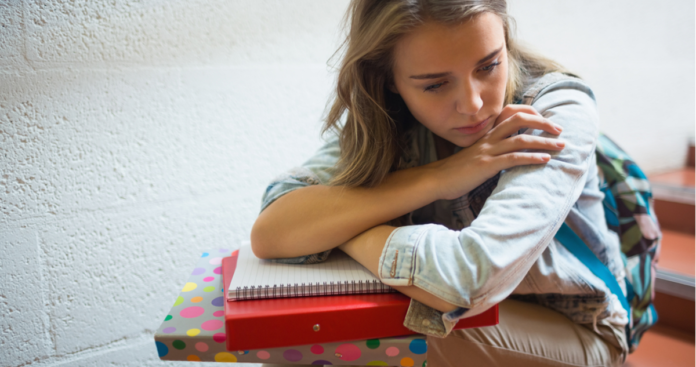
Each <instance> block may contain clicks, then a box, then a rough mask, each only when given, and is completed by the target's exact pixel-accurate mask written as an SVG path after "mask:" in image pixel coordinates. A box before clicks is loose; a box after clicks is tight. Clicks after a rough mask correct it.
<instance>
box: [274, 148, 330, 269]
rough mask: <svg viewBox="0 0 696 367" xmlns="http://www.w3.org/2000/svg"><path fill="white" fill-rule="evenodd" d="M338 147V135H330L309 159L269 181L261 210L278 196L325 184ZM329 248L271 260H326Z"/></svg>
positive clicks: (300, 261) (297, 261) (305, 261)
mask: <svg viewBox="0 0 696 367" xmlns="http://www.w3.org/2000/svg"><path fill="white" fill-rule="evenodd" d="M339 155H340V149H339V144H338V136H336V135H331V137H330V138H329V139H328V140H327V142H326V143H325V144H324V145H323V146H322V147H321V148H319V150H318V151H317V152H316V153H315V154H314V156H312V157H311V158H310V159H309V160H307V161H306V162H305V163H303V164H302V166H300V167H295V168H293V169H290V170H289V171H287V172H285V173H283V174H281V175H280V176H278V177H276V178H274V179H273V181H271V183H270V184H269V185H268V187H266V191H265V192H264V194H263V197H262V199H261V211H263V210H264V209H266V208H267V207H268V206H269V205H271V203H273V202H274V201H275V200H277V199H278V198H279V197H281V196H283V195H285V194H287V193H289V192H291V191H293V190H297V189H300V188H303V187H307V186H310V185H319V184H321V185H327V184H328V183H329V181H330V180H331V177H332V176H333V167H334V165H335V164H336V162H338V158H339ZM330 253H331V250H326V251H323V252H320V253H317V254H311V255H305V256H298V257H293V258H284V259H273V260H271V261H274V262H279V263H285V264H314V263H319V262H322V261H324V260H326V259H327V258H328V257H329V254H330Z"/></svg>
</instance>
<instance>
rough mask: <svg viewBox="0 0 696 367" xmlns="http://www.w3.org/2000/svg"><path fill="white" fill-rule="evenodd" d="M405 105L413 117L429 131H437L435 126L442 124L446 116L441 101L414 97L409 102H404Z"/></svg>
mask: <svg viewBox="0 0 696 367" xmlns="http://www.w3.org/2000/svg"><path fill="white" fill-rule="evenodd" d="M406 105H407V106H408V109H409V111H411V114H413V117H415V118H416V120H418V121H420V123H422V124H423V125H426V126H427V127H428V128H429V129H430V130H433V129H437V128H436V126H437V125H438V124H440V123H442V122H444V121H445V120H446V119H447V116H448V111H447V108H446V103H445V101H444V100H443V99H435V98H427V96H416V98H412V99H410V101H409V100H406Z"/></svg>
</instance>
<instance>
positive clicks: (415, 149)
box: [261, 73, 628, 337]
mask: <svg viewBox="0 0 696 367" xmlns="http://www.w3.org/2000/svg"><path fill="white" fill-rule="evenodd" d="M523 102H524V103H526V104H531V105H532V106H533V107H534V108H535V109H536V110H537V111H539V113H541V114H542V115H543V116H544V117H546V118H547V119H549V120H551V121H552V122H554V123H556V124H558V125H561V126H562V127H563V132H562V133H561V135H560V139H562V140H563V141H565V142H566V146H565V148H564V149H563V150H562V151H560V152H557V153H552V154H551V157H552V159H551V160H550V161H549V162H548V163H547V164H545V165H530V166H520V167H515V168H512V169H508V170H505V171H502V172H501V173H500V175H499V177H496V179H497V186H496V185H495V181H494V180H493V181H490V180H489V182H487V183H485V184H484V185H482V186H481V187H479V188H477V190H488V191H491V190H492V192H491V193H490V196H488V198H487V200H486V201H485V203H482V205H483V207H482V208H480V213H477V211H478V210H479V209H473V207H474V205H472V203H471V202H470V200H471V196H469V195H464V196H463V197H462V198H459V199H456V200H451V201H450V200H439V201H436V202H434V203H432V204H430V205H428V206H426V207H424V208H421V209H419V210H416V211H414V212H413V213H411V215H410V216H409V220H410V222H411V223H423V224H413V225H406V226H402V227H399V228H397V229H395V230H394V231H393V232H392V234H391V236H390V237H389V239H388V240H387V242H386V245H385V247H384V250H383V252H382V255H381V257H380V261H379V264H380V265H379V274H378V276H379V278H380V279H381V280H382V282H384V283H385V284H388V285H394V286H406V285H415V286H416V287H419V288H421V289H424V290H426V291H427V292H429V293H431V294H433V295H434V296H437V297H439V298H441V299H443V300H445V301H447V302H450V303H452V304H455V305H457V306H458V308H457V309H456V310H454V311H451V312H448V313H444V314H443V313H442V312H440V311H437V310H435V309H432V308H430V307H428V306H426V305H424V304H422V303H420V302H418V301H415V300H412V301H411V305H410V307H409V310H408V312H407V315H406V318H405V320H404V325H405V326H406V327H408V328H409V329H411V330H413V331H415V332H419V333H423V334H427V335H432V336H437V337H444V336H446V335H447V334H448V333H449V332H450V331H451V330H452V327H453V326H454V324H456V322H457V321H458V320H459V319H461V318H465V317H470V316H474V315H477V314H479V313H481V312H484V311H485V310H487V309H489V308H490V307H492V306H493V305H495V304H497V303H499V302H501V301H503V300H504V299H506V298H508V297H512V298H517V299H522V300H525V301H528V302H535V303H538V304H541V305H544V306H546V307H549V308H551V309H554V310H556V311H558V312H561V313H563V314H565V315H566V316H567V317H569V318H570V319H572V320H573V321H575V322H576V323H581V324H593V325H595V328H594V329H595V330H597V328H596V325H597V324H598V323H601V324H613V325H625V324H626V323H627V322H628V319H627V317H626V313H625V311H624V310H623V309H622V308H621V306H620V304H619V302H618V299H616V296H614V295H612V294H611V292H610V291H609V290H608V289H607V287H606V285H605V284H604V283H603V282H602V281H601V280H600V279H599V278H597V277H596V276H595V275H594V274H592V273H591V272H590V270H589V269H588V268H587V267H586V266H585V265H584V264H583V263H581V262H580V261H579V260H578V259H577V258H575V257H574V256H573V255H572V254H571V253H570V252H568V251H567V250H566V249H565V247H563V245H561V244H560V243H558V242H557V241H556V240H555V239H554V235H555V234H556V231H557V230H558V229H559V227H560V226H561V224H562V223H563V222H564V221H565V222H566V223H568V225H569V226H570V227H571V228H572V229H573V230H574V231H575V232H576V233H577V234H578V235H579V236H580V237H581V238H582V239H583V240H584V241H585V243H586V244H587V245H588V246H589V247H590V248H591V249H592V250H593V251H594V252H595V254H597V256H598V257H599V259H600V260H602V261H603V262H604V263H605V264H607V266H608V267H609V269H610V270H611V271H612V273H613V274H614V275H615V276H616V278H617V280H618V281H619V284H624V282H623V278H624V276H625V274H624V270H623V266H622V261H621V258H620V249H619V240H618V237H617V236H616V234H615V233H614V232H611V231H609V230H608V229H607V226H606V223H605V219H604V209H603V207H602V199H603V194H602V192H601V191H600V190H599V186H598V185H599V182H600V181H599V178H598V174H599V172H598V169H597V165H596V162H595V155H594V152H595V145H596V142H597V137H598V134H599V118H598V116H597V110H596V105H595V101H594V95H593V93H592V91H591V89H590V88H589V87H588V86H587V85H586V84H585V83H584V82H582V81H581V80H579V79H575V78H569V77H567V76H565V75H562V74H557V73H553V74H547V75H546V76H544V77H543V78H541V79H540V80H538V81H537V82H536V83H535V84H533V85H532V86H531V87H530V88H528V89H527V91H526V92H525V93H524V96H523ZM522 133H524V134H533V135H540V136H547V137H553V136H552V135H550V134H547V133H545V132H542V131H539V130H528V131H525V132H522ZM412 134H413V136H412V139H411V143H412V147H411V150H410V151H409V152H408V153H407V159H406V160H405V161H406V162H407V165H406V167H404V168H408V167H409V166H415V165H422V164H427V163H429V162H432V161H434V160H435V159H436V154H435V149H434V142H433V138H432V133H431V132H430V131H428V130H427V129H426V128H425V127H423V126H422V125H419V126H418V127H417V128H416V129H415V130H414V131H413V132H412ZM339 152H340V151H339V145H338V140H337V138H336V137H332V138H331V139H329V141H328V142H327V143H326V144H325V145H324V146H323V147H322V148H321V149H319V151H318V152H317V153H316V154H315V155H314V156H313V157H312V158H310V159H309V160H308V161H307V162H305V163H304V164H303V165H302V166H301V167H297V168H295V169H292V170H290V171H289V172H286V173H285V174H283V175H281V176H279V177H277V178H276V179H274V180H273V182H271V184H270V185H269V186H268V188H267V190H266V192H265V194H264V196H263V204H262V209H261V210H263V209H265V208H266V207H267V206H268V205H269V204H271V203H272V202H273V201H274V200H276V199H277V198H279V197H280V196H282V195H284V194H286V193H288V192H290V191H292V190H296V189H299V188H302V187H305V186H308V185H316V184H327V183H328V182H329V180H330V178H331V176H332V167H333V166H334V164H335V163H336V161H337V160H338V157H339ZM328 253H329V251H326V252H324V253H320V254H313V255H308V256H302V257H298V258H293V259H282V260H279V261H283V262H291V263H311V262H317V261H323V259H325V258H326V256H328Z"/></svg>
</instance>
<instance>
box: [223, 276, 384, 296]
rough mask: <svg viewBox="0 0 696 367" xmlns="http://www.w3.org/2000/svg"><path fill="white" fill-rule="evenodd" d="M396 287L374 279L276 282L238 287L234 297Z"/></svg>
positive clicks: (325, 293) (376, 290)
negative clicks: (271, 284)
mask: <svg viewBox="0 0 696 367" xmlns="http://www.w3.org/2000/svg"><path fill="white" fill-rule="evenodd" d="M394 292H396V290H394V288H392V287H390V286H388V285H386V284H384V283H382V282H380V281H379V280H372V281H362V280H360V281H357V282H356V281H354V280H351V281H344V282H328V283H327V282H316V283H301V284H298V283H294V284H274V285H273V286H269V285H266V286H261V285H259V286H249V287H247V286H245V287H237V288H236V292H235V294H233V295H232V298H233V299H237V300H249V299H267V298H289V297H311V296H337V295H346V294H365V293H368V294H374V293H394Z"/></svg>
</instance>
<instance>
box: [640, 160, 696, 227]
mask: <svg viewBox="0 0 696 367" xmlns="http://www.w3.org/2000/svg"><path fill="white" fill-rule="evenodd" d="M648 178H649V180H650V184H651V185H652V190H653V196H654V198H655V214H656V215H657V219H658V221H659V222H660V226H661V227H662V228H663V229H669V230H675V231H680V232H683V233H690V234H693V233H694V231H695V230H696V225H695V224H696V216H695V215H694V214H695V212H696V209H695V206H694V202H695V200H694V196H695V195H694V192H695V191H694V190H695V189H694V181H696V173H695V171H694V168H692V167H687V168H683V169H679V170H673V171H670V172H664V173H661V174H656V175H650V176H649V177H648Z"/></svg>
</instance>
